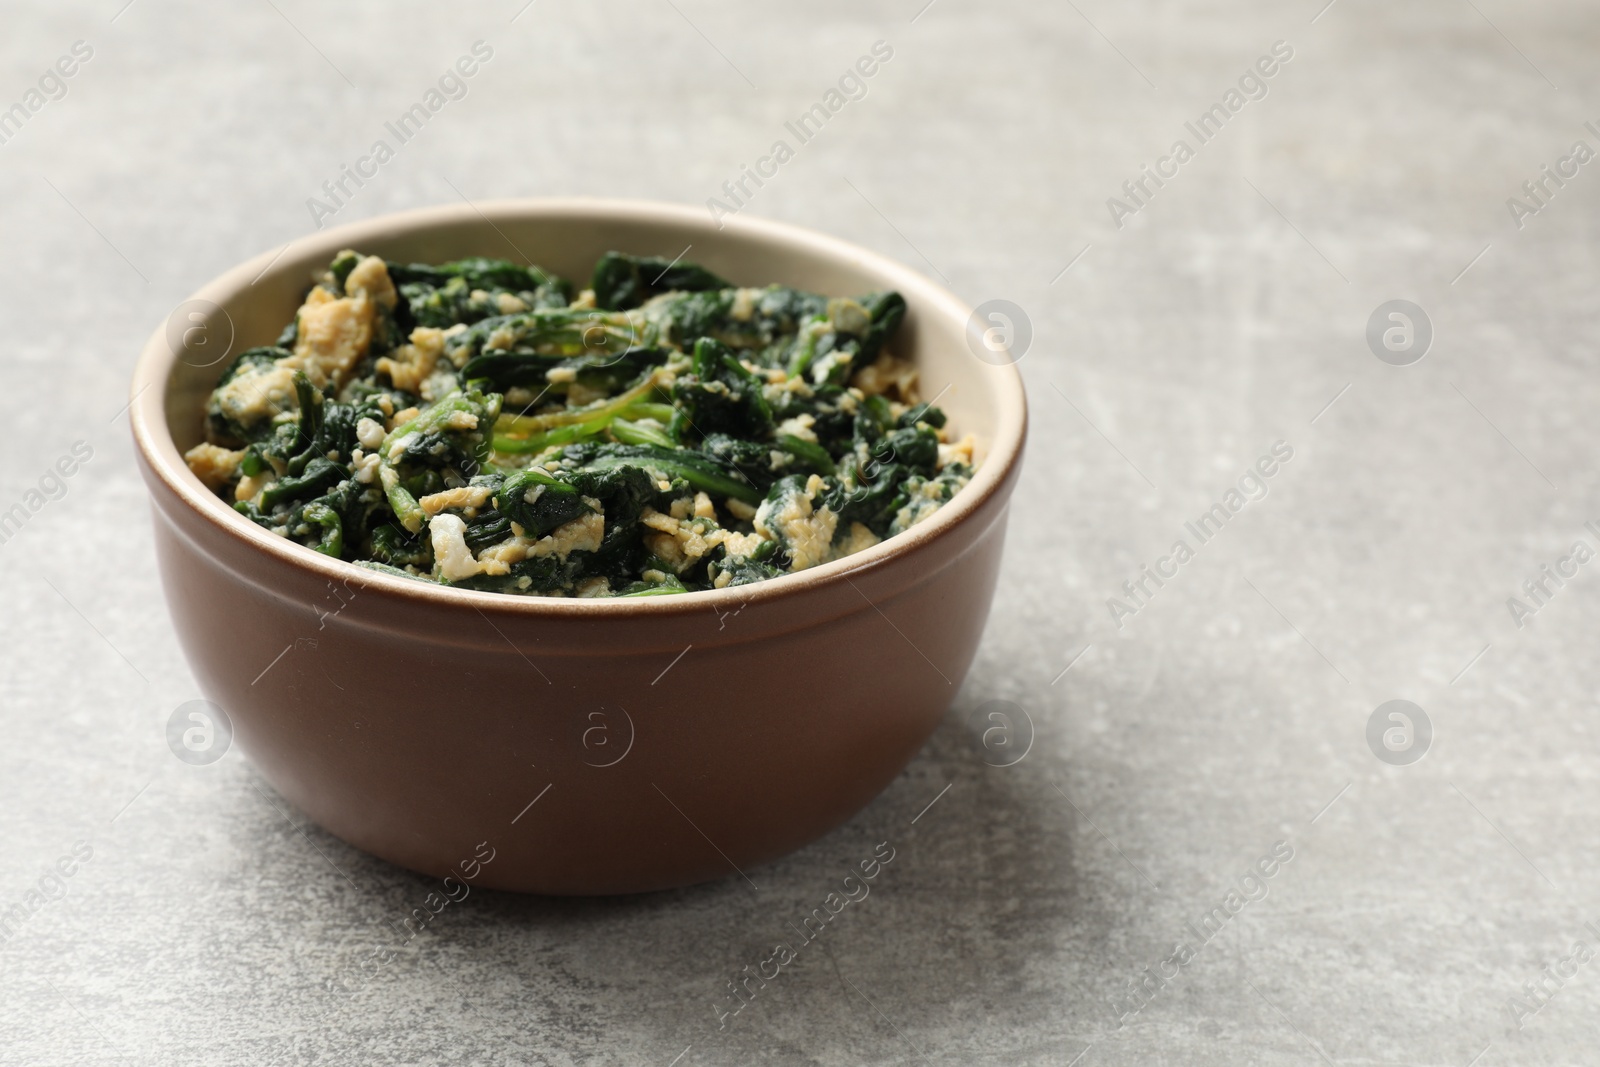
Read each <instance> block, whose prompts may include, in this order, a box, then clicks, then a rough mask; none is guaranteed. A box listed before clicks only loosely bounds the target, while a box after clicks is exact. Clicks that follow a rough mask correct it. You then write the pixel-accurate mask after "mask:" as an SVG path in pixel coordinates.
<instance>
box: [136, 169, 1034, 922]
mask: <svg viewBox="0 0 1600 1067" xmlns="http://www.w3.org/2000/svg"><path fill="white" fill-rule="evenodd" d="M343 248H355V249H357V250H360V251H362V252H368V253H376V254H378V255H381V256H384V257H386V258H390V259H399V260H402V261H418V262H439V261H443V260H448V259H455V258H460V257H464V256H471V255H487V256H499V257H506V258H513V259H516V260H518V261H522V262H527V261H531V262H534V263H537V264H539V265H540V266H543V267H545V268H547V269H550V270H554V271H556V272H558V273H559V274H562V275H564V276H566V277H568V278H572V279H575V280H579V282H580V284H581V281H582V280H583V279H586V278H587V277H588V275H589V272H590V269H591V267H592V265H593V264H594V261H595V260H596V259H597V258H598V257H599V256H600V255H601V254H602V253H604V252H606V251H608V250H612V249H616V250H620V251H626V252H631V253H636V254H641V255H660V256H666V257H668V258H673V257H677V256H684V257H687V258H689V259H692V260H694V261H696V262H699V263H702V264H704V265H705V266H706V267H708V268H710V269H711V270H713V271H715V272H717V273H718V274H721V275H723V276H724V277H727V278H730V279H732V280H734V281H735V282H737V283H739V284H743V285H752V286H760V285H766V284H769V283H773V282H776V283H780V284H783V285H789V286H796V287H800V288H803V289H809V290H814V291H818V292H823V293H828V294H838V295H844V294H856V293H861V292H867V291H872V290H879V289H891V288H892V289H897V290H899V291H900V292H901V293H902V294H903V295H904V296H905V299H906V302H907V305H908V314H907V316H906V320H905V324H904V327H903V328H902V330H901V331H900V333H899V335H898V336H897V338H896V339H895V341H894V344H893V346H892V349H893V350H894V351H896V352H897V354H899V355H901V356H904V357H907V358H910V359H912V360H913V361H914V362H915V363H916V365H917V366H918V368H919V369H920V373H921V384H922V390H923V394H924V396H927V397H930V398H931V397H934V396H937V397H938V403H939V405H940V406H941V407H943V408H944V409H945V410H946V411H947V412H948V413H949V416H950V421H951V425H952V428H953V429H955V430H956V432H957V433H958V434H960V433H965V432H969V431H970V432H971V433H973V434H975V435H976V437H977V438H978V440H979V448H980V455H981V457H982V465H981V467H980V468H979V469H978V472H977V474H976V475H975V477H974V478H973V480H972V482H971V484H969V485H968V486H967V487H966V488H964V489H962V490H961V492H960V493H959V494H958V495H957V496H956V497H955V498H954V499H953V500H952V501H951V502H950V503H949V504H947V505H945V506H944V507H943V508H942V509H940V510H939V511H938V512H937V513H936V515H935V516H934V517H933V518H931V519H929V520H927V521H924V522H923V523H921V524H920V525H918V526H916V527H915V528H913V529H912V530H909V531H907V532H906V533H903V534H900V535H899V536H896V537H893V538H890V539H888V540H887V541H884V542H883V543H881V544H879V545H877V546H875V547H873V548H871V549H869V550H867V551H865V552H862V553H860V554H858V555H854V556H850V557H848V558H847V559H843V560H840V561H838V562H834V563H830V564H827V565H824V566H820V567H816V568H814V569H811V570H807V571H804V572H801V573H799V574H793V575H785V576H783V577H780V578H776V579H772V580H770V581H766V582H761V583H757V584H754V585H750V586H743V587H738V588H732V589H724V590H715V591H710V592H697V593H689V594H686V595H680V596H667V597H649V598H641V599H630V600H604V599H598V600H573V599H551V598H539V597H518V596H508V595H501V594H494V593H480V592H469V591H464V590H460V589H451V588H444V587H440V586H434V585H429V584H425V583H422V582H415V581H408V580H406V579H403V578H397V577H392V576H388V575H383V574H378V573H375V572H372V571H368V570H365V569H362V568H359V567H356V566H353V565H351V564H348V563H344V562H342V561H339V560H336V559H331V558H329V557H327V556H324V555H320V554H318V553H316V552H314V551H312V550H310V549H308V548H304V547H301V546H300V545H297V544H293V543H291V542H290V541H288V540H286V539H284V538H281V537H278V536H276V535H274V534H272V533H269V532H268V531H266V530H264V529H262V528H260V527H258V526H256V525H254V524H252V523H251V522H249V521H247V520H246V519H245V518H244V517H243V516H240V515H238V514H236V513H235V512H234V511H233V510H232V509H231V508H230V507H229V506H228V505H227V504H226V503H224V502H223V501H222V500H220V499H218V498H217V497H216V496H214V495H213V494H212V493H211V492H209V491H208V490H207V489H206V488H205V487H204V486H203V485H202V484H201V483H200V481H199V480H198V479H197V478H195V477H194V475H192V474H191V473H190V472H189V470H188V469H187V467H186V466H185V465H184V462H183V459H182V453H183V451H184V450H185V449H187V448H189V447H190V446H192V445H194V444H195V443H197V442H198V441H200V440H201V439H202V423H203V409H204V403H205V399H206V396H207V394H208V393H209V392H210V390H211V388H212V387H213V385H214V384H215V382H216V380H217V378H218V376H219V375H220V373H221V371H222V368H223V367H224V366H225V365H226V363H227V360H226V358H224V354H225V350H226V351H232V352H237V351H239V350H241V349H242V348H244V347H247V346H250V345H257V344H266V343H271V341H272V340H273V339H274V338H276V336H277V334H278V332H279V330H280V329H281V327H282V326H283V324H284V323H285V322H288V321H289V320H290V318H291V317H292V316H293V314H294V312H295V309H296V308H297V307H298V306H299V304H300V302H301V299H302V297H303V296H304V294H305V291H306V289H307V287H308V286H309V284H310V278H311V275H312V274H313V272H314V271H317V270H319V269H320V268H322V267H324V266H325V265H326V264H327V263H328V261H329V260H330V259H331V258H332V257H333V255H334V254H335V253H336V252H338V251H339V250H341V249H343ZM970 316H971V310H970V309H969V308H968V307H967V306H965V305H964V304H963V303H962V302H961V301H960V300H958V299H957V298H956V297H954V296H952V295H951V294H950V293H948V292H946V291H945V290H944V289H942V288H940V287H939V286H937V285H935V284H933V283H932V282H930V281H929V280H927V279H926V278H924V277H922V276H921V275H919V274H917V273H915V272H914V271H911V270H908V269H906V268H905V267H903V266H900V265H899V264H897V263H894V262H892V261H890V260H888V259H885V258H884V257H882V256H879V255H876V254H874V253H872V252H868V251H866V250H864V249H862V248H858V247H856V246H855V245H851V244H847V243H845V242H843V241H840V240H836V239H834V238H832V237H827V236H823V235H821V234H817V233H813V232H809V231H806V230H802V229H797V228H795V227H792V226H787V225H782V224H779V223H775V222H768V221H760V220H756V219H748V218H742V217H737V218H731V219H723V220H722V222H721V225H718V224H717V223H715V222H713V221H712V220H711V219H710V217H709V216H708V215H707V214H706V213H705V212H703V211H700V210H698V209H695V208H688V207H683V206H676V205H665V204H654V203H643V202H628V201H608V200H508V201H500V202H491V203H479V204H476V205H461V206H451V207H441V208H429V209H425V210H419V211H411V212H406V213H403V214H396V215H389V216H384V217H382V218H377V219H373V220H371V221H368V222H361V223H357V224H355V225H350V226H344V227H340V228H337V229H329V230H325V231H321V232H317V233H314V234H311V235H309V236H306V237H303V238H299V239H296V240H295V241H293V242H292V243H291V244H290V245H289V246H288V247H287V249H283V250H279V251H278V252H277V253H276V254H273V253H268V254H265V255H263V256H261V257H259V258H257V259H254V260H251V261H250V262H248V263H245V264H242V265H241V266H239V267H236V268H234V269H233V270H230V271H228V272H226V273H225V274H223V275H222V276H220V277H218V278H217V279H216V280H214V281H212V282H211V283H209V284H208V285H206V286H204V287H203V288H201V289H200V290H199V291H198V292H197V293H196V294H195V295H194V297H193V298H192V300H191V301H189V302H186V303H185V304H184V305H183V306H181V307H180V308H179V309H178V310H177V311H176V312H175V313H174V316H173V318H172V320H171V321H169V322H168V323H165V324H163V325H162V327H161V328H160V329H158V330H156V332H155V334H154V335H153V336H152V337H151V339H150V341H149V343H148V344H147V345H146V346H145V348H144V351H143V354H142V356H141V357H140V360H139V363H138V368H137V370H136V372H135V374H134V380H133V386H132V390H133V398H134V399H133V403H132V406H131V409H130V410H131V413H132V418H131V422H132V429H133V435H134V440H135V442H136V445H137V448H136V451H137V455H138V458H139V462H140V467H141V470H142V472H143V475H144V478H145V481H146V483H147V484H148V486H149V490H150V495H151V498H152V500H153V502H154V509H153V511H154V522H155V545H156V555H157V559H158V561H159V564H160V569H161V577H162V582H163V585H164V588H165V591H166V598H167V603H168V606H169V608H170V610H171V613H172V619H173V623H174V627H175V629H176V631H177V634H178V639H179V641H180V642H181V643H182V646H183V650H184V653H185V654H186V656H187V657H188V661H189V664H190V666H191V667H192V669H193V671H194V675H195V677H196V679H197V680H198V682H199V685H200V689H201V691H202V692H203V693H204V694H205V696H206V698H207V699H209V700H211V701H213V702H214V703H216V704H217V705H219V706H220V707H221V708H222V709H224V710H225V711H226V713H227V715H228V717H229V719H230V720H231V723H232V727H233V731H234V734H233V736H234V742H235V744H237V746H238V747H239V748H240V749H241V750H242V751H243V752H244V753H245V755H247V756H248V757H249V759H250V760H252V761H253V762H254V764H255V765H256V767H257V768H258V769H259V771H260V773H261V774H262V775H263V776H264V777H265V778H266V779H267V781H268V782H270V783H271V785H272V786H273V788H275V789H276V790H277V791H278V792H279V793H281V794H282V795H283V796H284V797H285V798H287V799H288V800H289V801H290V802H292V803H293V804H294V805H295V806H297V807H298V808H300V809H301V811H303V812H305V813H306V814H307V815H308V816H309V817H310V818H311V819H313V820H315V821H316V822H317V823H318V824H320V825H321V826H323V827H324V828H326V829H327V830H328V831H329V832H331V833H333V834H335V835H337V836H338V837H340V838H342V839H344V840H345V841H348V842H350V843H351V844H353V845H355V846H357V847H359V848H362V849H365V850H367V851H368V852H371V853H373V854H375V855H377V856H380V857H382V858H384V859H386V860H389V861H391V862H393V863H396V864H400V865H401V866H404V867H408V868H412V869H414V870H417V871H422V872H426V873H429V874H432V875H435V876H440V877H443V876H445V875H448V874H452V873H454V875H455V877H457V878H464V877H467V875H468V874H469V873H470V876H471V881H472V883H473V884H474V885H478V886H484V887H490V888H498V889H508V890H520V891H526V892H536V893H551V894H601V893H628V892H639V891H645V890H653V889H661V888H666V887H671V886H680V885H686V884H689V883H693V882H699V881H703V880H707V879H712V878H719V877H724V876H731V877H738V876H739V872H748V871H749V870H750V869H751V868H753V867H755V866H756V865H758V864H760V863H762V862H763V861H766V860H770V859H773V858H775V857H777V856H780V855H782V854H784V853H786V852H789V851H791V850H793V849H795V848H798V847H799V846H801V845H803V844H805V843H807V842H809V841H811V840H813V839H815V838H817V837H819V836H820V835H822V834H824V833H826V832H827V831H828V830H829V829H831V828H832V827H834V826H837V825H838V824H839V823H841V822H843V821H844V820H845V819H847V818H849V817H850V816H851V815H852V814H853V813H855V812H856V811H858V810H860V809H861V808H862V807H863V806H864V805H866V804H867V802H868V801H870V800H871V799H872V798H873V797H874V796H875V795H877V794H878V793H879V792H880V791H881V790H883V789H884V787H885V786H886V785H888V783H889V782H890V781H891V780H892V779H893V778H894V776H895V775H896V774H897V773H898V772H899V771H900V770H901V769H902V768H903V767H904V766H905V765H906V764H907V763H908V762H909V761H910V760H911V758H912V757H913V756H914V755H915V754H916V752H917V750H918V749H919V748H920V747H921V746H922V744H923V743H924V742H925V741H926V740H927V738H928V736H929V735H930V734H931V733H932V731H933V730H934V728H935V726H936V725H937V724H938V722H939V720H940V718H941V716H942V715H943V714H944V712H945V711H946V709H947V708H948V707H949V705H950V703H951V701H952V700H953V699H954V697H955V695H956V692H957V690H959V689H960V687H961V682H962V679H963V678H964V677H965V675H966V673H967V669H968V667H969V666H970V664H971V662H972V658H973V655H974V653H975V651H976V649H977V646H978V640H979V637H980V636H981V635H982V633H983V627H984V621H985V619H986V617H987V615H988V612H989V605H990V600H991V598H992V595H993V592H994V587H995V579H996V574H997V571H998V569H999V565H1000V556H1001V549H1002V544H1003V540H1004V534H1005V522H1006V510H1007V502H1008V499H1009V497H1010V494H1011V491H1012V488H1013V487H1014V485H1015V483H1016V479H1017V474H1018V469H1019V464H1020V462H1021V457H1022V449H1023V440H1024V435H1025V430H1026V421H1027V415H1026V407H1025V401H1024V396H1023V388H1022V382H1021V379H1020V376H1019V375H1018V374H1017V373H1016V370H1015V368H1014V367H1012V366H1010V365H994V363H992V362H986V361H984V360H981V359H979V358H977V357H976V356H975V354H974V350H973V348H972V346H971V345H970V344H969V337H968V329H969V325H968V323H969V317H970ZM195 329H200V330H202V331H204V334H205V335H204V336H203V337H201V336H196V335H194V334H193V333H192V332H191V331H193V330H195ZM197 341H198V342H200V343H195V342H197ZM208 345H209V347H207V346H208ZM488 854H492V855H493V859H492V861H491V862H488V863H481V862H478V861H477V860H475V857H478V858H481V857H482V856H483V855H488Z"/></svg>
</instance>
